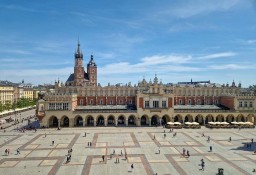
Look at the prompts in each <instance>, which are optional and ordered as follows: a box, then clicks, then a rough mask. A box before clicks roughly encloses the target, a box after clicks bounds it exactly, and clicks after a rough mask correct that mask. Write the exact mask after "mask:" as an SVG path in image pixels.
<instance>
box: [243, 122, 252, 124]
mask: <svg viewBox="0 0 256 175" xmlns="http://www.w3.org/2000/svg"><path fill="white" fill-rule="evenodd" d="M245 124H247V125H253V123H252V122H245Z"/></svg>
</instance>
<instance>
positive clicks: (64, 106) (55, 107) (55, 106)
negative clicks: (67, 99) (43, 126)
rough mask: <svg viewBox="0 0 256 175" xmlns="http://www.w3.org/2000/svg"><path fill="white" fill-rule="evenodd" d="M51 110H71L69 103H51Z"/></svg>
mask: <svg viewBox="0 0 256 175" xmlns="http://www.w3.org/2000/svg"><path fill="white" fill-rule="evenodd" d="M49 110H69V104H68V103H49Z"/></svg>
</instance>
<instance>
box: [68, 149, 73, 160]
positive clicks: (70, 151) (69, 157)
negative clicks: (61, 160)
mask: <svg viewBox="0 0 256 175" xmlns="http://www.w3.org/2000/svg"><path fill="white" fill-rule="evenodd" d="M72 151H73V149H72V148H71V149H69V150H68V155H67V163H68V162H70V161H71V154H72Z"/></svg>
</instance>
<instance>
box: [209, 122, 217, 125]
mask: <svg viewBox="0 0 256 175" xmlns="http://www.w3.org/2000/svg"><path fill="white" fill-rule="evenodd" d="M208 123H209V124H210V125H216V123H215V122H208Z"/></svg>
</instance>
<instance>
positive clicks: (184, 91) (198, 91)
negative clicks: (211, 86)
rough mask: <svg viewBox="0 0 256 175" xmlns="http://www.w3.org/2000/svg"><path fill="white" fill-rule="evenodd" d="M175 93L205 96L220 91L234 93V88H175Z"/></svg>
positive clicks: (219, 92) (217, 93)
mask: <svg viewBox="0 0 256 175" xmlns="http://www.w3.org/2000/svg"><path fill="white" fill-rule="evenodd" d="M174 93H175V94H176V95H189V96H190V95H193V96H194V95H205V96H212V95H215V96H217V95H219V94H221V93H235V91H234V90H229V89H221V90H217V91H214V90H188V91H186V90H175V92H174Z"/></svg>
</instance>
